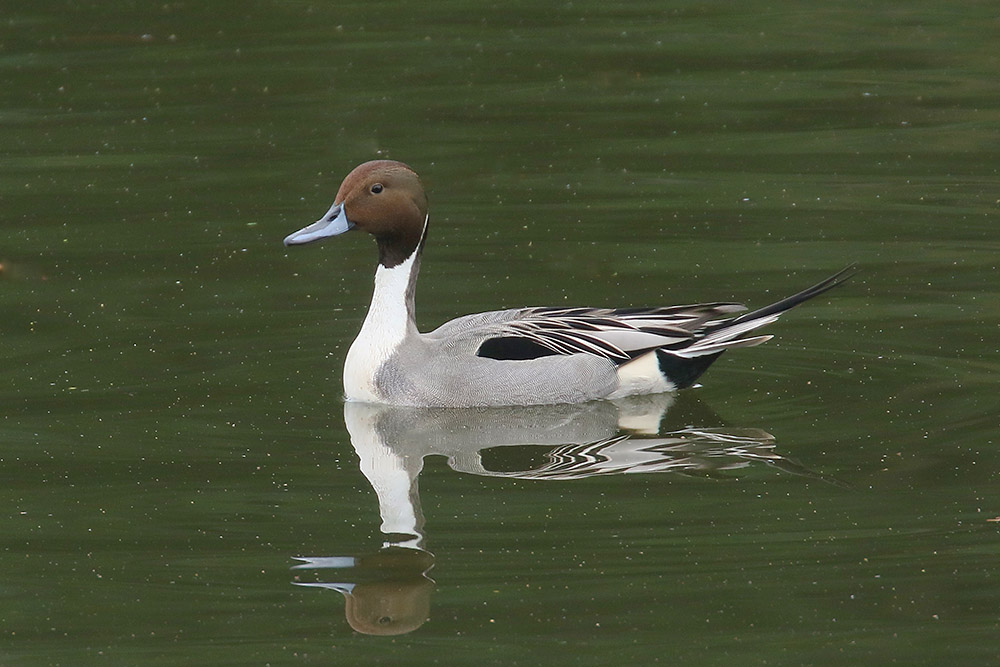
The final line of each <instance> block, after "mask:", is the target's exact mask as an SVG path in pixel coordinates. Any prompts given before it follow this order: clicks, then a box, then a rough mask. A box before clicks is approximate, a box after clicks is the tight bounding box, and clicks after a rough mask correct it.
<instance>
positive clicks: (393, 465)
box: [344, 403, 423, 536]
mask: <svg viewBox="0 0 1000 667" xmlns="http://www.w3.org/2000/svg"><path fill="white" fill-rule="evenodd" d="M365 407H367V406H365V405H361V404H350V403H349V404H347V405H346V406H345V410H344V419H345V421H346V422H347V430H348V432H349V433H350V434H351V444H353V445H354V449H355V451H356V452H357V453H358V457H359V458H360V459H361V466H360V467H361V472H362V474H364V476H365V477H366V478H367V479H368V482H369V483H370V484H371V485H372V488H373V489H374V490H375V495H376V496H378V507H379V514H380V515H381V516H382V528H381V530H382V532H383V533H400V534H405V535H414V536H419V535H420V534H421V533H420V527H421V526H420V524H421V521H422V520H421V518H420V512H419V510H418V509H417V507H416V504H415V503H416V497H417V494H416V488H415V487H416V480H417V475H419V474H420V471H421V469H422V468H423V457H422V456H407V455H406V454H400V453H398V452H396V451H394V450H393V449H392V448H390V447H389V446H387V445H386V443H385V442H383V439H382V434H380V433H379V432H378V429H377V428H376V425H375V422H376V421H377V418H378V414H379V413H378V412H377V411H371V410H365V409H364V408H365ZM351 408H360V409H351Z"/></svg>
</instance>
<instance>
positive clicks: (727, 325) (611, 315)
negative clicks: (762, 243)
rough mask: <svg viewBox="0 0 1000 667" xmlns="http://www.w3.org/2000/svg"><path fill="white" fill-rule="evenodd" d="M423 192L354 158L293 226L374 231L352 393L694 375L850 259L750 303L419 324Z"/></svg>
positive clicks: (656, 386) (689, 380) (608, 389)
mask: <svg viewBox="0 0 1000 667" xmlns="http://www.w3.org/2000/svg"><path fill="white" fill-rule="evenodd" d="M427 221H428V216H427V196H426V195H425V193H424V188H423V186H422V185H421V183H420V179H419V177H418V176H417V174H416V173H415V172H414V171H413V170H412V169H410V168H409V167H408V166H407V165H405V164H403V163H401V162H394V161H391V160H375V161H372V162H366V163H364V164H362V165H360V166H358V167H356V168H355V169H354V170H353V171H352V172H351V173H350V174H348V175H347V178H345V179H344V182H343V183H342V184H341V186H340V190H338V192H337V197H336V199H334V202H333V206H331V207H330V210H329V211H327V213H326V215H324V216H323V217H322V218H320V219H319V220H317V221H316V222H314V223H313V224H311V225H309V226H308V227H305V228H303V229H301V230H299V231H297V232H295V233H294V234H290V235H289V236H288V237H287V238H285V245H299V244H303V243H311V242H313V241H318V240H320V239H324V238H326V237H329V236H337V235H340V234H343V233H345V232H349V231H351V230H352V229H360V230H362V231H365V232H368V233H369V234H371V235H372V236H374V237H375V242H376V244H377V245H378V267H377V268H376V270H375V292H374V295H373V296H372V302H371V306H369V308H368V315H367V316H366V317H365V321H364V324H363V325H362V326H361V332H360V333H359V334H358V337H357V338H356V339H355V341H354V343H353V344H352V345H351V348H350V350H349V351H348V353H347V360H346V362H345V364H344V391H345V392H346V398H347V400H349V401H364V402H371V403H389V404H396V405H410V406H428V407H429V406H441V407H448V406H453V407H470V406H488V405H541V404H551V403H578V402H582V401H589V400H595V399H605V398H607V399H614V398H619V397H623V396H630V395H635V394H651V393H657V392H664V391H674V390H677V389H682V388H685V387H689V386H690V385H691V384H693V383H694V381H695V380H696V379H697V378H698V377H699V376H700V375H701V374H702V373H703V372H704V371H705V369H706V368H708V366H709V365H710V364H711V363H712V362H713V361H715V360H716V359H717V358H718V357H719V355H720V354H722V353H723V352H725V351H726V350H729V349H734V348H738V347H750V346H753V345H759V344H761V343H763V342H764V341H766V340H769V339H770V338H771V336H766V335H754V336H748V335H747V334H749V333H750V332H752V331H754V330H756V329H758V328H759V327H762V326H764V325H766V324H770V323H771V322H774V321H775V320H776V319H778V316H779V315H781V314H782V313H783V312H785V311H786V310H788V309H790V308H792V307H794V306H797V305H798V304H800V303H802V302H803V301H806V300H807V299H811V298H812V297H814V296H817V295H819V294H822V293H823V292H825V291H827V290H829V289H831V288H832V287H835V286H836V285H838V284H840V283H841V282H843V281H844V280H846V279H847V278H848V277H849V273H850V271H851V267H848V268H846V269H844V270H842V271H840V272H839V273H837V274H835V275H833V276H831V277H829V278H827V279H826V280H824V281H822V282H820V283H818V284H816V285H814V286H812V287H810V288H808V289H805V290H803V291H801V292H799V293H798V294H795V295H793V296H790V297H788V298H785V299H782V300H781V301H778V302H776V303H773V304H771V305H769V306H765V307H764V308H761V309H759V310H755V311H753V312H749V313H744V314H742V315H736V313H742V312H743V311H745V310H746V307H744V306H742V305H740V304H738V303H702V304H695V305H687V306H665V307H654V308H514V309H510V310H498V311H492V312H486V313H479V314H477V315H466V316H464V317H459V318H457V319H454V320H452V321H450V322H446V323H445V324H443V325H441V326H440V327H438V328H437V329H435V330H434V331H431V332H429V333H424V334H422V333H420V332H419V331H417V325H416V321H415V320H414V305H413V304H414V299H413V295H414V291H415V287H416V282H417V272H418V270H419V267H420V254H421V250H422V249H423V246H424V243H425V242H426V241H427Z"/></svg>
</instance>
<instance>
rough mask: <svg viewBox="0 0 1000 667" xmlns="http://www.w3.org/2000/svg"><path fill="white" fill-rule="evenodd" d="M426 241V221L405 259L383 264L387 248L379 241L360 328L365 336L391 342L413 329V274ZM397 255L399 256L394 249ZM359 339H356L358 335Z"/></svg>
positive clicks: (416, 272) (414, 325)
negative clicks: (371, 291) (372, 289)
mask: <svg viewBox="0 0 1000 667" xmlns="http://www.w3.org/2000/svg"><path fill="white" fill-rule="evenodd" d="M426 238H427V219H426V218H425V219H424V227H423V230H422V231H421V234H420V237H419V239H418V240H417V243H416V245H415V246H411V249H410V252H409V254H408V255H407V256H405V258H403V259H401V260H395V261H387V256H388V255H389V252H388V248H389V246H387V245H383V243H382V242H381V240H380V241H379V265H378V268H376V269H375V292H374V294H372V303H371V306H370V307H369V308H368V315H367V317H365V323H364V324H363V325H362V327H361V334H362V335H363V336H366V337H372V338H376V339H381V340H383V341H386V342H388V341H392V343H395V342H398V341H400V340H402V339H403V338H404V337H405V336H406V334H407V333H409V329H410V328H413V329H414V331H415V330H416V319H415V313H416V310H415V306H414V295H415V293H416V290H417V274H418V273H419V272H420V255H421V252H422V251H423V247H424V240H425V239H426ZM394 250H395V252H396V254H397V256H398V255H400V254H401V253H400V252H399V249H398V248H394ZM359 337H360V336H359Z"/></svg>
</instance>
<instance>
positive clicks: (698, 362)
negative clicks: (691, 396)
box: [656, 350, 722, 389]
mask: <svg viewBox="0 0 1000 667" xmlns="http://www.w3.org/2000/svg"><path fill="white" fill-rule="evenodd" d="M720 354H722V352H716V353H715V354H706V355H703V356H700V357H691V358H686V357H678V356H677V355H676V354H670V353H669V352H667V351H665V350H657V351H656V361H657V364H658V365H659V367H660V372H661V373H663V376H664V377H666V378H667V379H668V380H670V382H671V383H673V385H674V386H675V387H677V388H678V389H686V388H687V387H690V386H691V385H693V384H694V383H695V380H697V379H698V378H699V377H701V374H702V373H704V372H705V370H706V369H707V368H708V367H709V366H711V365H712V362H713V361H715V360H716V359H718V358H719V355H720Z"/></svg>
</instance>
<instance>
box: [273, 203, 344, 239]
mask: <svg viewBox="0 0 1000 667" xmlns="http://www.w3.org/2000/svg"><path fill="white" fill-rule="evenodd" d="M353 228H354V223H353V222H351V221H350V220H348V219H347V213H345V212H344V206H343V205H342V204H334V205H333V206H331V207H330V210H329V211H327V212H326V215H324V216H323V217H322V218H320V219H319V220H317V221H316V222H314V223H312V224H311V225H309V226H308V227H303V228H302V229H300V230H299V231H297V232H294V233H292V234H289V235H288V236H286V237H285V245H302V244H303V243H312V242H313V241H319V240H320V239H325V238H327V237H328V236H337V235H338V234H343V233H344V232H349V231H351V229H353Z"/></svg>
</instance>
